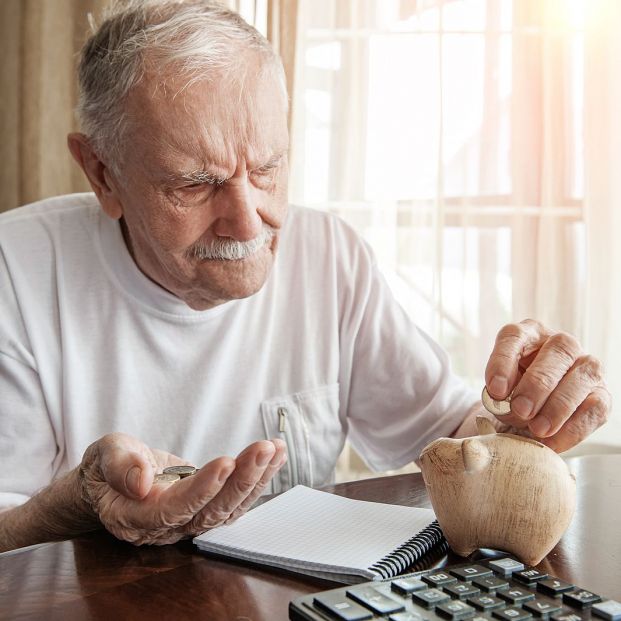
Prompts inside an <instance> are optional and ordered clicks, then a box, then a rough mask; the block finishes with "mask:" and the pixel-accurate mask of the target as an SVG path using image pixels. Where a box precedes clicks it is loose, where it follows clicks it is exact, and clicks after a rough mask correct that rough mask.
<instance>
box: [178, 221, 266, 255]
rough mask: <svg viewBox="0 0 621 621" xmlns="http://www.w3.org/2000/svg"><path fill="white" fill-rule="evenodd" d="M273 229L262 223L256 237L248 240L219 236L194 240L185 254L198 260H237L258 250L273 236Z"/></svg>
mask: <svg viewBox="0 0 621 621" xmlns="http://www.w3.org/2000/svg"><path fill="white" fill-rule="evenodd" d="M274 234H275V233H274V229H273V228H272V227H271V226H270V225H269V224H265V223H263V228H262V229H261V232H260V233H259V235H257V237H255V238H254V239H251V240H249V241H237V240H235V239H230V238H228V237H220V238H218V239H214V240H212V241H210V242H196V243H195V244H193V245H192V246H191V247H190V248H188V250H187V251H186V253H185V254H186V256H187V257H188V258H190V259H198V260H199V261H209V260H216V261H238V260H239V259H245V258H246V257H249V256H251V255H253V254H254V253H255V252H258V251H259V250H260V249H261V248H263V246H265V245H266V244H268V243H269V242H271V241H272V239H273V238H274Z"/></svg>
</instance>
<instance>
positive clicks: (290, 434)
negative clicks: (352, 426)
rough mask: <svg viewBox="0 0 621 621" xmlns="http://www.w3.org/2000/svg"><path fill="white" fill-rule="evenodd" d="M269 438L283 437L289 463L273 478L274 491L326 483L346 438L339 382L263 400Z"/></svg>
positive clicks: (265, 423) (262, 410)
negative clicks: (340, 406) (342, 419)
mask: <svg viewBox="0 0 621 621" xmlns="http://www.w3.org/2000/svg"><path fill="white" fill-rule="evenodd" d="M261 415H262V417H263V425H264V427H265V435H266V437H267V438H282V439H283V440H284V441H285V443H286V445H287V456H288V459H287V463H286V464H285V465H284V466H283V467H282V468H281V469H280V471H279V472H278V473H277V474H276V476H275V477H274V478H273V479H272V490H271V491H272V493H274V494H276V493H280V492H283V491H285V490H287V489H289V488H290V487H293V486H294V485H308V486H309V487H314V486H320V485H326V484H328V483H331V482H332V481H333V479H334V467H335V465H336V460H337V458H338V456H339V455H340V453H341V450H342V448H343V443H344V441H345V433H346V430H344V429H343V426H342V424H341V421H340V419H339V385H338V383H336V384H326V385H324V386H319V387H317V388H312V389H309V390H303V391H301V392H296V393H293V394H290V395H285V396H282V397H274V398H273V399H268V400H266V401H263V402H262V403H261Z"/></svg>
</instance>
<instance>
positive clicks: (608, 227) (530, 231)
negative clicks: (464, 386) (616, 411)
mask: <svg viewBox="0 0 621 621" xmlns="http://www.w3.org/2000/svg"><path fill="white" fill-rule="evenodd" d="M620 5H621V3H618V2H615V0H596V1H592V0H513V1H512V0H444V1H443V0H381V1H380V0H355V1H354V0H299V2H298V15H297V20H298V38H297V51H296V65H295V87H294V91H293V96H292V99H293V101H294V102H295V106H294V111H293V117H292V140H291V142H292V154H291V156H292V157H291V192H290V194H291V200H292V202H295V203H302V204H306V205H314V206H316V207H319V208H321V209H327V210H330V211H333V212H336V213H338V214H339V215H341V216H342V217H344V218H345V219H346V220H348V221H349V222H350V223H351V224H352V225H353V226H354V227H356V228H357V229H358V230H359V231H360V232H361V233H362V235H363V236H364V237H365V238H366V239H367V240H368V241H369V242H370V243H371V244H372V246H373V247H374V249H375V252H376V253H377V256H378V259H379V262H380V264H381V265H382V267H383V269H384V271H385V273H386V275H387V276H388V279H389V282H390V283H391V285H392V286H393V290H394V292H395V294H396V296H397V297H398V299H399V300H400V301H401V303H402V304H403V305H404V307H405V308H406V309H407V310H408V312H409V313H410V314H411V315H412V317H413V318H414V319H415V320H416V321H417V322H418V324H419V325H420V326H421V327H423V328H424V329H425V330H427V331H428V332H429V333H431V334H432V335H433V336H434V337H435V338H437V339H438V340H439V341H440V342H441V343H442V344H443V345H444V346H445V347H446V348H447V349H448V351H449V352H450V354H451V357H452V359H453V362H454V366H455V368H456V370H457V371H458V372H459V373H460V374H462V375H463V376H465V377H466V378H467V379H468V380H469V381H470V382H472V384H473V385H474V386H482V382H483V372H484V368H485V364H486V361H487V357H488V355H489V352H490V351H491V347H492V344H493V340H494V337H495V334H496V332H497V330H498V329H499V328H500V326H501V325H503V324H504V323H506V322H508V321H516V320H520V319H523V318H526V317H535V318H538V319H540V320H541V321H543V322H544V323H546V324H547V325H549V326H551V327H553V328H556V329H559V330H565V331H568V332H571V333H573V334H575V335H576V336H578V337H579V338H580V339H581V340H582V342H583V343H584V344H585V346H586V347H587V348H588V349H589V351H591V352H593V353H595V354H596V355H598V356H599V357H600V358H601V359H602V360H603V361H604V362H605V364H607V366H608V378H609V383H610V384H611V387H612V388H613V389H614V387H615V385H616V384H617V385H618V381H619V380H621V355H619V353H618V351H617V347H615V340H614V339H615V337H616V336H618V332H619V328H618V327H617V326H616V323H615V318H616V316H617V315H618V314H619V312H618V311H619V310H621V308H620V306H619V304H620V303H621V296H620V292H621V291H620V286H619V277H618V272H616V270H615V267H616V266H619V263H618V261H616V263H615V259H616V258H617V255H618V253H619V250H618V249H617V247H616V244H615V239H616V238H618V237H619V234H620V233H621V222H620V221H621V215H619V213H618V210H619V208H621V204H620V199H621V185H620V182H619V181H617V180H616V179H615V174H614V173H615V170H614V169H615V163H616V162H621V121H620V120H619V113H618V111H619V110H621V87H620V86H619V81H620V80H619V78H620V77H621V54H620V50H621V44H620V43H619V41H618V40H617V37H616V36H615V32H617V33H618V32H619V31H621V6H620ZM617 269H618V267H617ZM616 343H621V341H619V339H616ZM613 393H614V390H613ZM598 438H600V439H605V442H607V443H613V444H618V445H619V447H621V425H619V424H618V423H617V424H616V425H615V424H614V422H613V424H612V425H610V426H608V428H607V429H606V431H605V432H604V431H602V432H600V433H599V434H598V435H596V436H595V440H597V439H598Z"/></svg>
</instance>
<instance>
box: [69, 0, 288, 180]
mask: <svg viewBox="0 0 621 621" xmlns="http://www.w3.org/2000/svg"><path fill="white" fill-rule="evenodd" d="M91 28H92V30H93V32H92V35H91V36H90V37H89V39H88V40H87V41H86V43H85V44H84V46H83V48H82V52H81V56H80V65H79V71H78V74H79V88H80V93H79V100H78V106H77V114H78V118H79V121H80V124H81V127H82V131H83V132H84V133H85V134H86V135H87V136H88V138H89V140H90V142H91V145H92V147H93V148H94V150H95V151H96V153H97V154H98V155H99V156H100V157H102V156H105V157H106V158H107V159H108V162H107V163H108V165H110V166H112V167H113V168H118V166H117V165H118V164H119V163H120V158H121V145H122V142H123V135H124V131H125V129H126V126H127V121H128V119H127V115H126V112H125V101H126V99H127V96H128V95H129V93H130V91H131V90H132V88H133V87H135V86H136V85H138V84H139V83H140V82H141V80H142V79H143V77H144V75H145V71H146V63H147V62H148V67H149V69H150V75H152V74H154V73H156V74H157V75H158V76H162V77H161V79H162V82H164V81H165V80H166V78H167V77H168V78H170V77H171V76H173V75H174V76H179V75H181V76H184V77H187V80H188V82H187V83H186V84H190V83H192V82H194V81H196V80H208V79H210V78H211V77H213V76H214V75H218V76H222V75H226V76H227V77H228V78H229V79H235V76H238V77H240V74H242V75H243V70H244V67H243V65H244V63H245V62H247V60H246V54H244V52H248V51H254V52H255V53H256V54H257V55H259V57H261V59H262V61H263V63H262V67H263V69H264V70H266V71H270V72H272V73H275V74H276V76H277V77H278V78H279V82H280V84H281V86H282V89H283V93H284V96H285V98H286V97H287V95H286V82H285V77H284V70H283V67H282V62H281V61H280V58H279V57H278V55H277V54H276V53H275V52H274V50H273V48H272V47H271V45H270V44H269V42H268V41H267V39H265V37H263V35H261V33H259V32H258V31H257V30H256V29H255V28H253V27H252V26H250V25H249V24H248V23H246V22H245V21H244V20H243V19H242V18H241V17H240V16H239V15H238V14H237V13H235V12H234V11H230V10H229V9H227V8H226V7H224V6H222V5H221V4H219V3H217V2H214V1H213V0H116V1H115V2H114V3H113V5H112V7H111V8H110V9H109V10H108V11H107V12H106V14H105V16H104V21H103V22H102V23H101V25H100V26H99V27H98V28H96V27H95V26H94V24H93V23H91Z"/></svg>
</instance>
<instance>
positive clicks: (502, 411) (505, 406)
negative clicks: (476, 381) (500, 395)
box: [481, 386, 511, 416]
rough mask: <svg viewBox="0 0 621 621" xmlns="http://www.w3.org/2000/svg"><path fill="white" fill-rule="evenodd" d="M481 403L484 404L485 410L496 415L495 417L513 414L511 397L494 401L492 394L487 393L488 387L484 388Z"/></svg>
mask: <svg viewBox="0 0 621 621" xmlns="http://www.w3.org/2000/svg"><path fill="white" fill-rule="evenodd" d="M481 401H482V402H483V405H484V407H485V409H486V410H487V411H488V412H491V413H492V414H494V416H505V415H506V414H509V413H510V412H511V395H509V396H508V397H507V398H506V399H503V400H501V401H498V400H496V399H492V397H491V396H490V394H489V393H488V392H487V386H484V387H483V394H482V395H481Z"/></svg>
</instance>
